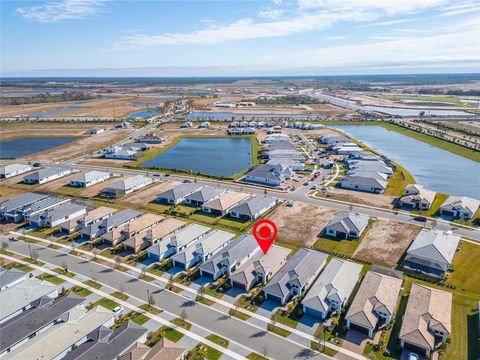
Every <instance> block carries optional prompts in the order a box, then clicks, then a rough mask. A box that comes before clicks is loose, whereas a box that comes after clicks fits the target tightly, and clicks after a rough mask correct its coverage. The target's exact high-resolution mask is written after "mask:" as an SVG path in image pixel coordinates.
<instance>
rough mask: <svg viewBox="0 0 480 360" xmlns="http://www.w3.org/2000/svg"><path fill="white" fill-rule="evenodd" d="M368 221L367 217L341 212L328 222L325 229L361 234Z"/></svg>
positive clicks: (368, 217)
mask: <svg viewBox="0 0 480 360" xmlns="http://www.w3.org/2000/svg"><path fill="white" fill-rule="evenodd" d="M368 220H370V216H368V215H365V214H360V213H354V212H347V211H342V212H339V213H338V214H337V215H335V217H334V218H333V219H332V220H330V222H329V223H328V224H327V226H326V228H327V229H328V228H330V229H333V230H335V231H339V232H345V233H349V232H350V231H357V232H361V231H362V230H363V229H365V227H366V226H367V225H368Z"/></svg>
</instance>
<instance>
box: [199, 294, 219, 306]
mask: <svg viewBox="0 0 480 360" xmlns="http://www.w3.org/2000/svg"><path fill="white" fill-rule="evenodd" d="M195 301H197V302H199V303H201V304H203V305H207V306H212V305H213V304H215V302H214V301H212V300H210V299H207V298H205V297H203V296H198V295H197V297H196V298H195Z"/></svg>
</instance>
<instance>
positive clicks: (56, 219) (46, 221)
mask: <svg viewBox="0 0 480 360" xmlns="http://www.w3.org/2000/svg"><path fill="white" fill-rule="evenodd" d="M86 212H87V208H86V207H85V206H83V205H77V204H73V203H71V202H68V203H65V204H62V205H59V206H56V207H54V208H51V209H48V210H45V211H44V212H42V213H39V214H36V215H33V216H30V218H29V220H28V222H29V224H30V225H31V226H34V227H37V228H42V227H50V228H52V227H55V226H57V225H60V224H62V223H64V222H65V221H69V220H71V219H75V218H78V217H79V216H81V215H84V214H85V213H86Z"/></svg>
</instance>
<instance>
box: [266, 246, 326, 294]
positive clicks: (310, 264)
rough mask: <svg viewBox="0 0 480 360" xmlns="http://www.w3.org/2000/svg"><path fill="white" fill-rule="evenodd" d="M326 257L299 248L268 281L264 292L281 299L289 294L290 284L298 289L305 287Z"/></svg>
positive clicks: (316, 252)
mask: <svg viewBox="0 0 480 360" xmlns="http://www.w3.org/2000/svg"><path fill="white" fill-rule="evenodd" d="M327 257H328V255H327V254H324V253H322V252H319V251H315V250H310V249H305V248H301V249H300V250H298V251H297V252H296V253H295V255H293V257H292V258H291V259H290V260H289V261H288V262H287V263H286V264H285V265H284V266H283V267H282V268H281V269H280V271H279V272H278V273H277V274H276V275H275V276H274V277H273V278H272V280H270V282H269V283H268V284H267V286H266V287H265V290H264V291H265V292H268V293H270V294H273V295H276V296H280V297H282V298H283V297H284V296H285V295H287V294H288V293H289V289H290V286H291V285H292V284H295V285H297V286H298V287H299V288H301V287H303V286H305V284H306V283H307V282H308V281H309V280H310V279H311V278H312V277H313V276H315V273H316V272H317V271H318V269H319V268H322V267H323V265H324V264H325V262H326V261H327Z"/></svg>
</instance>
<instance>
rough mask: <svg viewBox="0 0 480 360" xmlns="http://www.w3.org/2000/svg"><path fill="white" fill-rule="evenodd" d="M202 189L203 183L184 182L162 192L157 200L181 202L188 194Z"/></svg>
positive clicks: (170, 202)
mask: <svg viewBox="0 0 480 360" xmlns="http://www.w3.org/2000/svg"><path fill="white" fill-rule="evenodd" d="M201 189H202V185H197V184H194V183H183V184H180V185H178V186H175V187H174V188H172V189H169V190H166V191H164V192H162V193H160V194H159V195H158V197H157V202H164V203H167V204H180V203H181V202H184V201H185V198H186V197H187V196H188V195H191V194H193V193H195V192H197V191H199V190H201Z"/></svg>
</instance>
